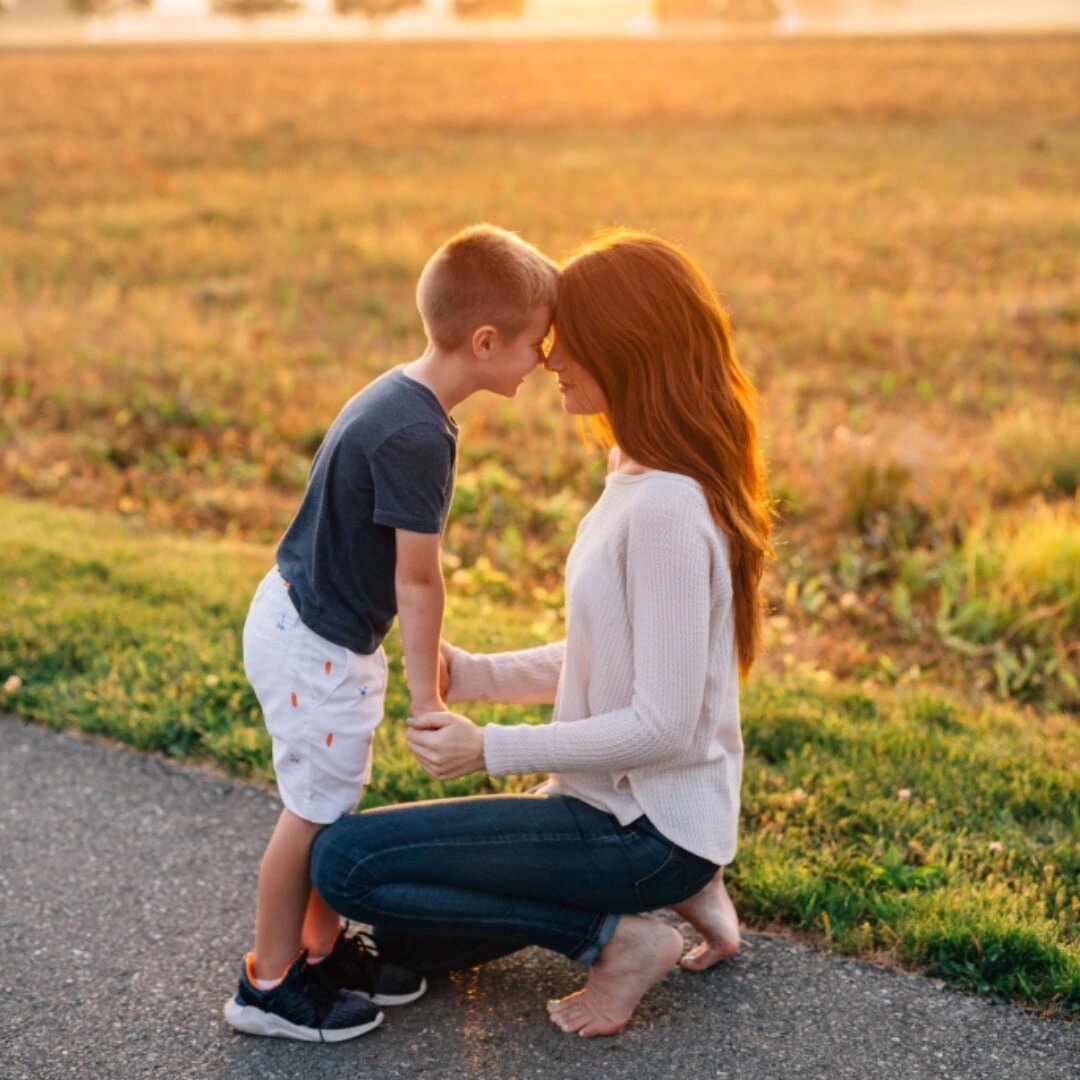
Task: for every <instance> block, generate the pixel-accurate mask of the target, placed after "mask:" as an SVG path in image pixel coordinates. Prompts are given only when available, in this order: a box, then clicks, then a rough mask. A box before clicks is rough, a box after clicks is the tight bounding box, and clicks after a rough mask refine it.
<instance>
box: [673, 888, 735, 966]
mask: <svg viewBox="0 0 1080 1080" xmlns="http://www.w3.org/2000/svg"><path fill="white" fill-rule="evenodd" d="M671 910H672V911H674V912H675V914H676V915H678V916H679V918H680V919H685V920H686V921H687V922H688V923H689V924H690V925H691V926H692V927H693V928H694V929H695V930H696V931H697V932H698V933H699V934H700V935H701V936H702V937H703V938H704V939H705V940H704V941H703V942H702V943H701V944H700V945H698V946H697V948H695V949H691V951H690V952H688V953H687V954H686V955H685V956H684V957H683V958H682V960H680V961H679V966H680V967H681V968H682V969H683V970H684V971H704V970H705V969H706V968H710V967H712V966H713V964H718V963H719V962H720V961H721V960H728V959H730V958H731V957H732V956H734V955H735V953H736V952H738V950H739V945H740V940H739V917H738V915H736V914H735V905H734V904H733V903H732V902H731V897H730V896H728V894H727V889H725V888H724V871H723V869H722V868H721V869H720V870H717V871H716V874H715V876H714V877H713V879H712V880H711V881H710V882H709V884H708V885H706V886H705V888H704V889H702V890H701V892H699V893H697V894H695V895H694V896H691V897H690V899H689V900H684V901H683V902H682V903H681V904H674V905H672V908H671Z"/></svg>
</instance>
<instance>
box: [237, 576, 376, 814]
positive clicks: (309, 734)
mask: <svg viewBox="0 0 1080 1080" xmlns="http://www.w3.org/2000/svg"><path fill="white" fill-rule="evenodd" d="M244 670H245V672H246V673H247V677H248V680H249V681H250V682H251V685H252V688H253V689H254V691H255V696H256V697H257V698H258V699H259V704H260V706H262V711H263V716H264V718H265V720H266V728H267V730H268V731H269V732H270V735H271V738H272V739H273V746H274V772H275V774H276V775H277V784H278V792H279V794H280V795H281V801H282V802H283V803H284V804H285V805H286V806H287V807H288V808H289V809H290V810H291V811H292V812H293V813H294V814H296V815H297V816H298V817H301V818H303V819H304V820H305V821H313V822H317V823H318V824H321V825H329V824H330V823H331V822H334V821H337V819H338V818H339V817H341V816H342V815H343V814H347V813H348V812H349V811H350V810H352V809H353V808H354V807H355V806H356V803H357V800H358V799H359V798H360V795H361V793H362V792H363V790H364V785H365V784H366V783H367V780H368V777H369V776H370V773H371V738H372V735H373V734H374V732H375V728H376V727H378V726H379V721H380V720H382V714H383V700H384V698H385V697H386V654H385V653H384V652H383V650H382V649H381V648H379V649H377V650H376V651H375V652H373V653H372V654H371V655H370V656H364V655H363V654H362V653H354V652H350V650H348V649H346V648H344V647H343V646H341V645H334V644H333V643H332V642H329V641H327V640H326V638H324V637H321V636H320V635H318V634H316V633H315V632H314V631H313V630H310V629H308V627H307V626H305V625H304V624H303V623H302V622H301V621H300V615H299V613H298V612H297V610H296V608H295V606H294V605H293V602H292V600H290V599H289V593H288V589H287V586H286V583H285V581H284V579H283V578H282V576H281V574H280V573H279V571H278V569H277V567H276V566H275V567H274V569H273V570H271V571H270V573H268V574H267V575H266V577H265V578H263V580H262V582H261V583H260V585H259V587H258V589H256V591H255V598H254V599H253V600H252V601H251V607H250V609H249V610H248V614H247V620H246V622H245V623H244Z"/></svg>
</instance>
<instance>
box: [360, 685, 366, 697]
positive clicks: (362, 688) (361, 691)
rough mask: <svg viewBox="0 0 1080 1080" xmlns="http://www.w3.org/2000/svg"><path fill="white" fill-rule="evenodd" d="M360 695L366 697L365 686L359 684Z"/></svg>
mask: <svg viewBox="0 0 1080 1080" xmlns="http://www.w3.org/2000/svg"><path fill="white" fill-rule="evenodd" d="M360 696H361V697H367V687H366V686H361V687H360Z"/></svg>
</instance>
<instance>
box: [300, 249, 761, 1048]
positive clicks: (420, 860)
mask: <svg viewBox="0 0 1080 1080" xmlns="http://www.w3.org/2000/svg"><path fill="white" fill-rule="evenodd" d="M545 367H546V368H547V369H548V370H549V371H552V372H554V373H555V374H556V375H557V376H558V379H559V389H560V391H561V393H562V395H563V402H564V407H565V409H566V411H567V412H568V413H571V414H575V415H581V416H592V417H593V418H594V423H595V424H596V426H597V427H598V428H599V431H600V432H601V433H602V435H603V436H605V437H606V438H607V439H608V440H610V441H611V442H612V443H613V449H612V452H611V458H610V464H611V469H610V472H609V474H608V478H607V482H606V487H605V490H604V493H603V495H602V496H601V497H600V499H599V501H598V502H597V503H596V505H595V506H594V507H593V508H592V510H591V511H590V512H589V513H588V514H587V515H586V517H585V518H584V519H583V521H582V523H581V526H580V528H579V530H578V535H577V539H576V540H575V543H574V547H573V550H572V551H571V553H570V557H569V561H568V563H567V574H566V581H567V619H566V622H567V634H566V640H565V641H563V642H559V643H556V644H553V645H547V646H543V647H540V648H536V649H526V650H521V651H517V652H509V653H497V654H492V655H473V654H470V653H467V652H464V651H462V650H460V649H455V648H453V647H451V646H445V647H444V651H443V655H444V659H445V660H446V675H447V677H448V688H447V697H446V700H447V701H449V702H455V701H467V700H491V701H501V702H516V703H528V702H552V701H553V702H554V705H555V708H554V711H553V714H552V719H551V722H550V723H549V724H544V725H535V726H530V725H518V726H514V727H502V726H497V725H489V726H487V727H484V728H480V727H477V726H476V725H475V724H473V723H472V722H471V721H470V720H468V719H467V718H465V717H463V716H458V715H456V714H454V713H435V714H429V715H426V716H421V717H417V718H415V719H414V720H413V721H412V722H411V724H410V731H409V745H410V747H411V749H412V750H413V753H414V754H415V755H416V757H417V759H418V760H419V761H420V763H421V765H422V766H423V767H424V768H425V769H426V770H427V771H428V772H429V773H431V774H432V775H433V776H435V777H438V778H440V779H447V778H450V777H455V776H463V775H465V774H466V773H469V772H472V771H475V770H477V769H486V770H487V771H488V772H489V773H490V774H491V775H493V776H503V775H507V774H516V773H531V772H551V773H552V775H551V777H550V779H549V781H548V782H547V783H546V784H545V785H544V786H543V787H542V788H541V789H540V792H539V793H538V794H534V795H526V796H511V795H505V796H490V797H478V798H471V799H455V800H444V801H441V802H431V803H421V804H414V805H411V806H396V807H389V808H384V809H381V810H376V811H370V812H366V813H363V814H358V815H353V816H352V817H348V818H345V819H342V820H341V821H339V822H338V823H336V824H334V825H332V826H330V827H329V828H328V829H326V830H324V831H323V833H322V834H321V835H320V837H319V838H318V840H317V841H316V844H315V848H314V850H313V854H312V878H313V880H314V883H315V886H316V888H317V889H318V890H319V892H320V893H321V894H322V895H323V897H324V898H325V899H326V900H327V901H328V902H329V903H330V905H331V906H332V907H334V908H336V909H337V910H338V911H340V912H341V913H342V914H344V915H346V916H347V917H349V918H355V919H359V920H362V921H365V922H369V923H371V924H372V925H373V926H374V927H375V936H376V940H377V942H378V944H379V948H380V952H381V953H382V955H383V956H384V958H386V959H392V960H395V961H398V962H402V963H406V964H410V965H412V966H414V967H417V968H419V969H421V970H423V971H434V970H448V969H451V968H454V967H462V966H468V965H471V964H475V963H478V962H481V961H483V960H485V959H491V958H492V957H494V956H498V955H503V954H505V953H507V952H511V951H513V950H514V949H517V948H521V947H523V946H526V945H541V946H544V947H546V948H550V949H554V950H556V951H559V952H562V953H563V954H564V955H566V956H570V957H572V958H574V959H578V960H580V961H582V962H583V963H585V964H587V965H589V967H590V971H589V975H588V979H587V982H586V985H585V988H584V989H583V990H581V991H579V992H578V993H576V994H572V995H570V996H569V997H568V998H564V999H563V1000H562V1001H559V1002H552V1003H549V1006H548V1009H549V1013H550V1015H551V1018H552V1020H553V1021H554V1022H555V1023H556V1024H557V1025H558V1026H559V1027H560V1028H562V1030H564V1031H567V1032H578V1033H580V1034H582V1035H585V1036H594V1035H610V1034H614V1033H616V1032H618V1031H620V1030H621V1029H622V1028H623V1027H624V1026H625V1025H626V1022H627V1021H628V1020H629V1018H630V1016H631V1014H632V1013H633V1010H634V1008H635V1007H636V1005H637V1003H638V1001H639V1000H640V999H641V997H642V995H643V994H644V993H645V992H646V991H647V990H648V989H649V988H650V987H651V986H652V985H653V984H654V983H655V982H657V981H658V980H659V979H661V978H662V977H663V976H664V974H665V973H666V972H667V971H668V970H670V968H671V967H672V965H674V964H675V962H676V960H677V959H678V957H679V954H680V953H681V951H682V939H681V937H680V935H679V933H678V932H677V931H676V930H675V929H674V928H673V927H671V926H669V925H667V924H666V923H663V922H661V921H659V920H655V919H649V918H643V917H642V916H641V915H640V914H638V913H639V912H643V911H650V910H654V909H657V908H661V907H666V906H671V907H673V908H674V910H675V911H676V912H677V913H678V914H679V915H681V916H682V917H683V918H685V919H687V921H689V922H690V923H691V924H692V925H693V926H694V927H695V928H696V929H697V930H698V931H699V932H700V933H702V935H703V937H704V941H703V943H702V944H701V945H700V946H699V947H698V948H697V949H696V950H695V951H694V952H692V953H691V954H690V955H689V956H688V957H686V958H684V961H683V967H684V968H688V969H690V970H702V969H704V968H706V967H709V966H710V965H711V964H713V963H716V962H717V961H718V960H721V959H724V958H726V957H727V956H730V955H731V954H733V953H734V951H735V950H736V949H737V948H738V944H739V937H738V923H737V920H736V917H735V911H734V908H733V907H732V905H731V901H730V900H729V899H728V896H727V893H726V891H725V889H724V883H723V869H722V868H723V866H724V865H725V864H726V863H728V862H730V861H731V859H732V858H733V856H734V853H735V840H736V833H737V825H738V804H739V782H740V772H741V761H742V743H741V737H740V732H739V699H738V690H739V675H740V672H741V673H742V674H744V675H745V674H746V672H748V671H749V669H750V666H751V664H752V662H753V660H754V658H755V655H756V654H757V651H758V648H759V644H760V637H761V604H760V593H759V588H760V580H761V574H762V569H763V566H764V562H765V559H766V558H767V556H768V554H769V540H768V534H769V517H768V511H767V505H766V494H765V484H764V476H763V468H762V465H761V461H760V455H759V451H758V444H757V432H756V423H755V417H754V406H753V389H752V387H751V385H750V383H749V381H748V380H747V378H746V376H745V375H744V373H743V371H742V369H741V368H740V366H739V364H738V361H737V360H736V358H735V354H734V351H733V349H732V345H731V340H730V333H729V329H728V322H727V318H726V315H725V314H724V311H723V309H722V308H721V306H720V304H719V301H718V300H717V297H716V294H715V292H714V291H713V289H712V288H711V286H710V285H709V284H708V282H707V281H706V280H705V278H704V276H703V275H702V274H701V272H700V271H699V270H698V269H697V268H696V266H695V265H694V264H693V263H692V262H691V261H690V260H689V259H688V258H687V257H686V256H685V255H683V254H682V253H681V252H679V251H678V250H677V249H676V248H674V247H672V246H671V245H669V244H667V243H665V242H664V241H662V240H659V239H658V238H656V237H652V236H648V235H645V234H641V233H632V232H627V231H619V232H615V233H611V234H608V235H606V236H604V237H601V238H600V239H598V240H596V241H595V242H593V243H592V244H590V245H589V246H587V247H586V248H585V249H584V250H583V251H582V252H581V253H579V254H578V255H577V256H575V257H574V258H572V259H571V260H570V261H569V262H568V264H567V265H566V267H565V269H564V271H563V273H562V277H561V280H560V285H559V301H558V308H557V312H556V316H555V339H554V344H553V346H552V348H551V351H550V352H549V354H548V356H547V359H546V362H545Z"/></svg>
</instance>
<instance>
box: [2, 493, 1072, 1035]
mask: <svg viewBox="0 0 1080 1080" xmlns="http://www.w3.org/2000/svg"><path fill="white" fill-rule="evenodd" d="M0 511H2V513H0V521H2V523H3V524H2V525H0V595H2V598H3V604H4V609H5V611H7V612H9V616H8V618H7V619H6V620H5V622H4V624H3V626H2V627H0V681H3V684H4V690H3V691H2V692H0V705H2V707H3V708H4V709H5V710H7V711H12V712H17V713H19V714H21V715H23V716H27V717H31V718H33V719H37V720H39V721H41V722H43V723H46V724H50V725H53V726H57V727H66V726H70V725H74V726H77V727H79V728H81V729H82V730H84V731H89V732H97V733H102V734H106V735H109V736H111V737H113V738H117V739H121V740H123V741H124V742H127V743H130V744H132V745H134V746H138V747H141V748H143V749H148V750H155V751H159V752H162V753H165V754H168V755H170V756H173V757H177V758H183V759H193V760H196V761H198V760H203V761H212V762H215V763H217V764H218V765H220V766H223V767H224V768H226V769H228V770H230V771H231V772H233V773H236V774H238V775H241V776H244V775H253V776H258V777H263V778H268V777H270V775H271V772H270V756H269V741H268V737H267V735H266V733H265V731H264V729H263V727H262V723H261V720H260V717H259V712H258V707H257V705H256V703H255V701H254V698H253V696H252V693H251V691H250V689H249V687H248V686H247V684H246V682H245V680H244V675H243V670H242V663H241V657H240V649H239V633H240V628H241V626H242V621H243V614H244V610H245V607H246V604H247V601H248V599H249V597H250V594H251V592H252V590H253V589H254V586H255V584H256V582H257V581H258V579H259V578H260V577H261V575H262V573H263V572H264V571H265V568H266V566H267V563H268V560H269V559H270V558H271V554H272V553H271V550H270V549H269V548H267V547H265V546H261V545H254V544H246V543H238V542H226V541H221V540H207V539H202V540H193V539H182V538H177V537H175V536H174V535H172V534H168V533H159V532H156V531H150V530H147V529H146V528H145V527H143V526H138V525H134V524H133V523H131V522H125V521H123V520H121V519H119V518H116V517H113V516H108V515H102V514H94V513H91V512H88V511H81V510H73V509H65V508H57V507H52V506H49V505H47V504H43V503H28V502H23V501H19V500H14V499H11V498H3V499H0ZM542 600H543V598H541V599H540V600H538V601H536V602H534V603H533V604H532V605H529V606H523V605H520V604H517V605H514V606H513V607H508V606H506V605H505V604H504V603H503V602H502V601H501V600H499V599H497V598H496V599H492V598H491V597H489V596H487V595H486V594H485V592H484V591H478V592H477V594H476V595H475V596H472V597H464V596H457V597H456V598H455V599H454V601H453V603H452V605H451V609H450V612H449V615H448V619H447V635H448V636H449V637H451V639H453V640H456V641H458V642H459V643H460V644H462V645H464V646H466V647H469V648H473V649H485V648H502V647H507V646H512V645H515V644H520V645H525V644H533V643H536V642H537V641H543V640H548V639H550V637H551V636H552V635H553V634H556V633H558V626H557V624H553V623H552V622H551V620H550V616H549V614H548V612H549V610H550V609H549V608H547V607H546V606H545V605H544V603H543V602H542ZM388 650H389V654H390V658H391V671H392V673H393V674H392V681H391V686H390V691H389V697H388V702H387V709H386V712H387V720H386V722H385V723H384V724H383V725H382V727H381V728H380V730H379V734H378V741H377V746H376V755H375V757H376V766H375V773H374V778H373V781H372V784H371V787H370V788H369V789H368V791H367V793H366V795H365V798H364V805H368V806H370V805H378V804H381V803H386V802H396V801H400V800H412V799H421V798H434V797H439V796H442V795H457V794H470V793H474V792H481V791H484V792H486V791H505V790H523V789H524V788H526V787H528V786H530V785H531V784H532V783H533V782H534V780H535V778H530V777H515V778H512V779H510V780H505V781H504V780H492V779H490V778H488V777H486V776H482V775H474V776H471V777H465V778H463V779H461V780H458V781H454V782H452V783H446V784H440V783H436V782H434V781H432V780H430V779H429V778H428V777H426V776H425V775H424V774H423V773H422V772H421V771H420V770H419V768H418V766H417V765H416V764H415V762H414V761H413V760H412V758H411V756H410V755H409V754H408V751H407V749H406V747H405V743H404V738H403V729H404V724H403V720H404V717H405V716H406V715H407V710H408V705H407V697H406V693H405V689H404V685H403V682H402V679H401V667H400V650H399V648H398V644H397V641H396V637H393V638H391V639H390V641H389V644H388ZM743 710H744V733H745V737H746V750H747V759H746V768H745V782H744V800H743V821H742V839H741V846H740V851H739V857H738V859H737V860H736V862H735V864H734V866H733V868H732V873H731V885H732V891H733V893H734V895H735V898H736V902H737V904H738V906H739V909H740V913H741V915H742V917H743V918H744V920H745V921H747V922H748V923H750V924H751V925H772V924H776V923H780V924H783V925H787V926H794V927H797V928H800V929H803V930H807V931H811V932H813V933H815V934H817V935H819V936H820V937H821V938H823V939H824V941H825V942H826V943H827V944H828V946H829V947H831V948H833V949H835V950H836V951H838V952H843V953H852V954H857V955H870V956H876V957H882V956H888V957H890V958H892V959H894V960H895V961H897V962H899V963H901V964H904V965H908V966H917V967H920V968H923V969H925V970H928V971H930V972H933V973H935V974H938V975H940V976H941V977H942V978H944V979H946V980H947V981H949V982H951V983H953V984H956V985H959V986H963V987H966V988H969V989H972V990H975V991H977V992H980V993H986V992H995V993H998V994H1001V995H1004V996H1007V997H1009V998H1012V999H1014V1000H1018V1001H1021V1002H1025V1003H1028V1004H1030V1005H1034V1006H1037V1007H1039V1008H1040V1009H1042V1010H1044V1011H1046V1012H1049V1013H1056V1014H1059V1015H1070V1014H1074V1013H1076V1012H1077V1011H1080V844H1078V842H1077V837H1078V835H1080V793H1078V792H1077V789H1076V785H1075V776H1076V771H1077V769H1078V767H1080V731H1078V729H1077V728H1076V725H1075V723H1073V722H1071V721H1070V720H1069V719H1068V718H1067V717H1065V716H1063V715H1053V714H1051V715H1046V716H1040V715H1039V714H1037V713H1035V712H1033V711H1031V710H1026V711H1025V710H1020V709H1017V708H1015V707H1009V706H996V707H984V708H973V707H972V706H971V705H970V704H967V703H964V702H963V701H962V700H960V699H958V698H956V697H955V696H953V695H950V694H948V693H946V692H944V691H935V692H928V691H907V692H899V691H887V690H879V689H872V690H866V689H857V688H852V687H850V686H844V685H836V684H831V683H830V682H829V681H828V680H822V679H820V678H819V679H817V680H811V681H808V680H806V679H805V678H800V677H787V678H783V679H775V678H772V677H758V678H757V679H755V680H754V681H753V682H751V683H750V684H749V686H748V687H747V688H746V690H745V692H744V696H743ZM470 714H471V715H473V716H475V717H476V718H477V719H478V720H479V721H481V722H486V723H518V722H534V721H537V720H541V719H543V718H544V717H545V716H546V710H544V709H537V708H517V707H496V706H482V707H478V708H475V709H471V710H470Z"/></svg>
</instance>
